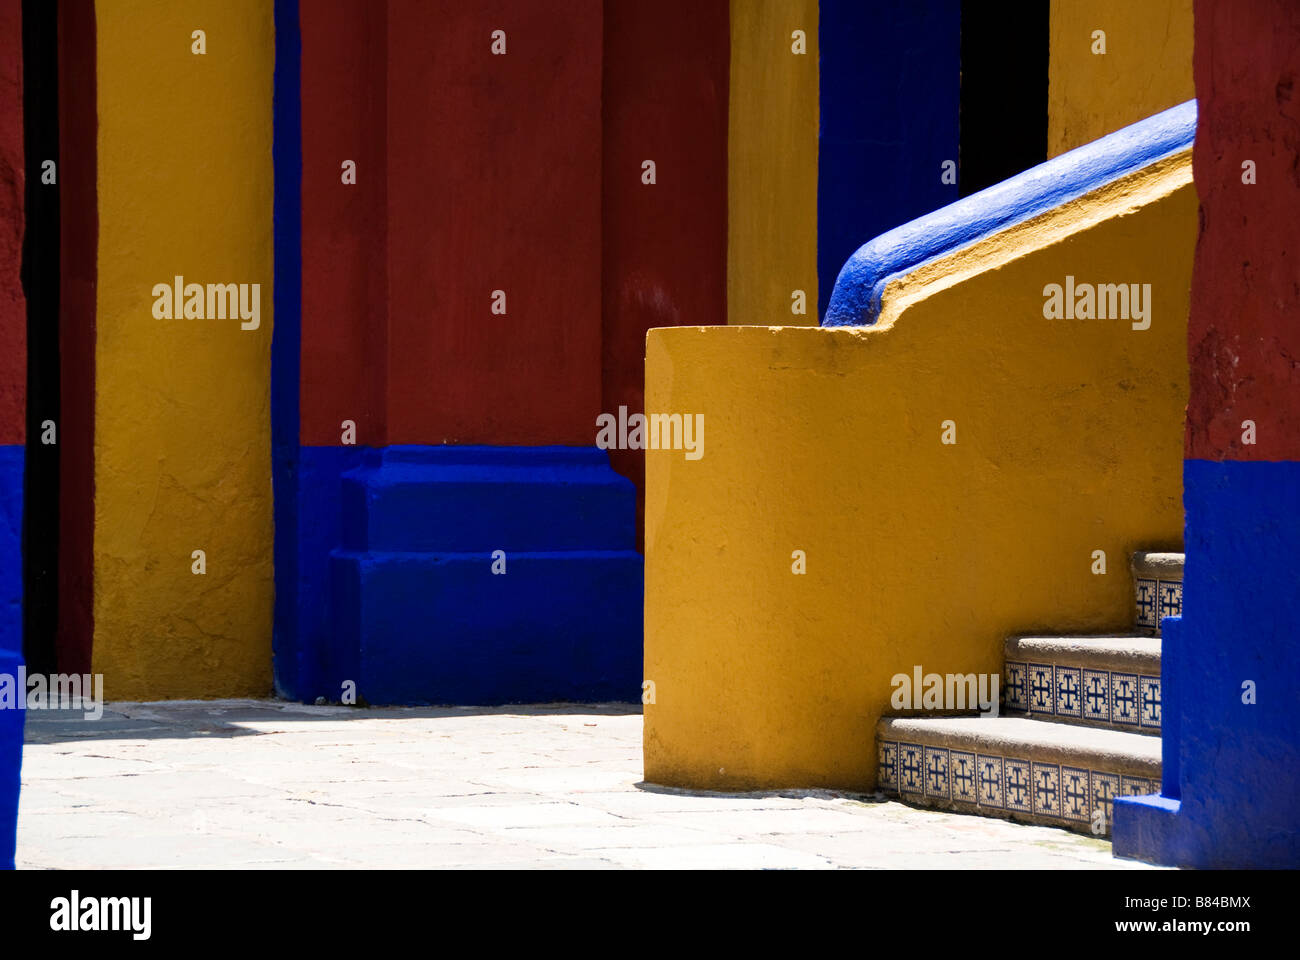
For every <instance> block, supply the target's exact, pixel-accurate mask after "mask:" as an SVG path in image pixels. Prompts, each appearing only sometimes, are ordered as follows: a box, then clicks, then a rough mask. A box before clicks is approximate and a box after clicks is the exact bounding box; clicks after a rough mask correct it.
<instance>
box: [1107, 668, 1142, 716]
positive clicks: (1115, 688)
mask: <svg viewBox="0 0 1300 960" xmlns="http://www.w3.org/2000/svg"><path fill="white" fill-rule="evenodd" d="M1110 704H1111V706H1110V720H1111V723H1120V724H1124V725H1126V726H1132V727H1136V726H1137V722H1138V684H1137V674H1135V673H1112V674H1111V675H1110Z"/></svg>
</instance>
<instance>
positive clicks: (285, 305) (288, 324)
mask: <svg viewBox="0 0 1300 960" xmlns="http://www.w3.org/2000/svg"><path fill="white" fill-rule="evenodd" d="M301 60H302V43H301V37H300V35H299V30H298V0H275V92H274V105H273V124H274V132H273V139H272V146H271V157H272V162H273V164H274V170H275V206H274V218H275V286H274V302H275V320H274V322H275V327H274V331H273V333H272V337H271V481H272V486H273V490H274V495H275V508H274V511H275V512H274V516H275V628H274V632H273V635H272V641H271V648H272V655H273V658H274V665H275V686H276V692H277V693H279V694H280V695H281V696H285V697H289V698H291V699H296V698H297V695H298V691H299V688H300V686H301V673H302V669H301V648H300V645H299V643H298V637H299V631H298V588H297V584H298V489H297V488H298V383H299V367H300V363H301V355H300V347H301V342H302V101H301V80H302V77H301Z"/></svg>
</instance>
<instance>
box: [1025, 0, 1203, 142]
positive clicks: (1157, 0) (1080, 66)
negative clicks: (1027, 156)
mask: <svg viewBox="0 0 1300 960" xmlns="http://www.w3.org/2000/svg"><path fill="white" fill-rule="evenodd" d="M1095 30H1102V31H1104V32H1105V34H1106V53H1105V54H1104V55H1103V54H1094V53H1093V52H1092V47H1093V39H1092V34H1093V31H1095ZM1049 32H1050V35H1051V38H1050V44H1051V51H1050V58H1049V61H1048V88H1047V100H1048V104H1047V117H1048V133H1047V155H1048V156H1049V157H1054V156H1056V155H1057V154H1060V153H1065V151H1067V150H1073V149H1074V148H1075V147H1077V146H1081V145H1082V144H1085V143H1090V142H1091V141H1093V140H1096V139H1097V138H1098V137H1101V136H1104V135H1105V134H1108V133H1112V132H1114V131H1116V130H1118V129H1119V128H1120V127H1124V126H1127V125H1128V124H1130V123H1134V122H1136V121H1138V120H1141V119H1143V118H1144V117H1149V116H1151V115H1152V114H1153V113H1159V112H1160V111H1161V110H1164V109H1167V108H1168V107H1172V106H1176V105H1177V104H1180V103H1184V102H1185V101H1187V100H1190V99H1192V98H1193V97H1194V96H1196V91H1195V89H1194V87H1193V84H1192V0H1140V2H1135V0H1052V11H1051V27H1050V31H1049Z"/></svg>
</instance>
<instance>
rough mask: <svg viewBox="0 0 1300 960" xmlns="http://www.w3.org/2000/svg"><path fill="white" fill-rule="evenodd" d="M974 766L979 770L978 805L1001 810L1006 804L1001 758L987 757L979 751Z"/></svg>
mask: <svg viewBox="0 0 1300 960" xmlns="http://www.w3.org/2000/svg"><path fill="white" fill-rule="evenodd" d="M976 768H977V769H978V771H979V793H980V806H981V807H994V808H996V809H998V810H1001V809H1002V808H1003V807H1004V806H1005V805H1006V804H1005V802H1004V801H1003V796H1004V792H1003V789H1002V758H1001V757H987V756H985V755H984V754H982V753H981V754H979V756H978V760H977V761H976Z"/></svg>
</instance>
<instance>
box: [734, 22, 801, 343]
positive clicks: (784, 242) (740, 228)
mask: <svg viewBox="0 0 1300 960" xmlns="http://www.w3.org/2000/svg"><path fill="white" fill-rule="evenodd" d="M817 29H818V19H817V0H732V3H731V92H730V103H731V109H730V117H729V122H728V146H727V151H728V164H727V167H728V169H727V318H728V322H730V323H784V324H801V323H806V324H813V325H815V324H816V323H817V124H818V91H817V82H818V79H817V49H818V48H817ZM795 30H802V31H803V32H804V35H805V37H806V40H807V53H804V54H795V53H792V52H791V44H792V43H793V41H792V40H791V34H792V33H793V32H794V31H795ZM795 290H803V291H804V292H805V294H806V295H807V307H806V310H807V312H806V313H804V314H803V315H802V316H795V315H792V314H791V312H790V305H791V294H792V292H793V291H795Z"/></svg>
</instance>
